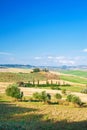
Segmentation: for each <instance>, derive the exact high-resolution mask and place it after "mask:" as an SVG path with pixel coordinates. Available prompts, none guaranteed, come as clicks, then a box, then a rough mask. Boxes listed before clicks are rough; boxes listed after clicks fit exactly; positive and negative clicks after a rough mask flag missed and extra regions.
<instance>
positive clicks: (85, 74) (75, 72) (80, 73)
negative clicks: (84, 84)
mask: <svg viewBox="0 0 87 130" xmlns="http://www.w3.org/2000/svg"><path fill="white" fill-rule="evenodd" d="M59 72H61V73H64V74H71V75H76V76H80V77H84V78H87V71H82V70H61V71H59Z"/></svg>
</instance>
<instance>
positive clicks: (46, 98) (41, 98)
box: [33, 91, 51, 102]
mask: <svg viewBox="0 0 87 130" xmlns="http://www.w3.org/2000/svg"><path fill="white" fill-rule="evenodd" d="M33 97H34V98H35V99H36V100H39V101H43V102H48V101H50V100H51V95H50V94H48V93H46V92H45V91H42V92H41V93H38V92H35V93H34V94H33Z"/></svg>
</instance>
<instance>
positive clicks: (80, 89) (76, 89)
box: [59, 86, 85, 92]
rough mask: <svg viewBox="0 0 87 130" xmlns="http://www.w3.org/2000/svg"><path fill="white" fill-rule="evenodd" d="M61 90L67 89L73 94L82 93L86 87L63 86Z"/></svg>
mask: <svg viewBox="0 0 87 130" xmlns="http://www.w3.org/2000/svg"><path fill="white" fill-rule="evenodd" d="M59 88H60V89H61V90H63V89H66V90H67V91H71V92H81V91H82V90H83V89H84V88H85V87H84V86H61V87H59Z"/></svg>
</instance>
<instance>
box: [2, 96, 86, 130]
mask: <svg viewBox="0 0 87 130" xmlns="http://www.w3.org/2000/svg"><path fill="white" fill-rule="evenodd" d="M2 128H3V129H4V130H76V129H79V130H87V108H76V107H74V106H72V105H71V106H63V105H58V104H54V105H53V104H52V105H49V104H44V103H42V102H13V100H12V99H11V98H9V97H7V96H5V95H0V129H1V130H2ZM6 128H7V129H6Z"/></svg>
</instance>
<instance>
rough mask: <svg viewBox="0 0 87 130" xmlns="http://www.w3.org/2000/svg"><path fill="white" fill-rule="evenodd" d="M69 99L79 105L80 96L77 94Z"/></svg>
mask: <svg viewBox="0 0 87 130" xmlns="http://www.w3.org/2000/svg"><path fill="white" fill-rule="evenodd" d="M71 101H72V102H73V103H76V104H78V105H81V100H80V98H79V97H77V96H73V97H72V100H71Z"/></svg>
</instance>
